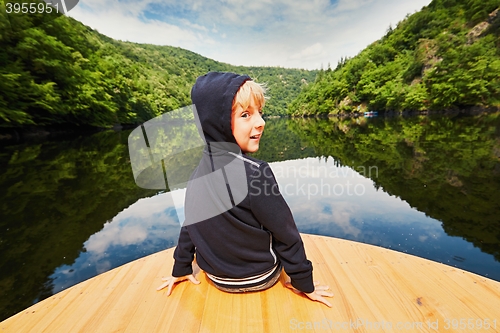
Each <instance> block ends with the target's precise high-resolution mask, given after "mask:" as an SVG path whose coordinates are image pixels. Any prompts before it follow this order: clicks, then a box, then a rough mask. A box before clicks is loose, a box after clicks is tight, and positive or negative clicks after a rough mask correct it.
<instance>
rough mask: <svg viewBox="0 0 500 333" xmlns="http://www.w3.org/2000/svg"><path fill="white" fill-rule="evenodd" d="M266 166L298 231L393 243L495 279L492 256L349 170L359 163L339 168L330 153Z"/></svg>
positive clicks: (388, 245) (497, 276) (400, 248)
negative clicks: (286, 203)
mask: <svg viewBox="0 0 500 333" xmlns="http://www.w3.org/2000/svg"><path fill="white" fill-rule="evenodd" d="M271 166H272V168H273V170H274V171H275V173H276V176H277V181H278V184H279V186H280V189H281V190H282V192H283V195H284V197H285V199H286V201H287V202H288V203H289V205H290V207H291V210H292V212H293V214H294V217H295V219H296V223H297V226H298V228H299V230H300V231H301V232H305V233H311V234H318V235H325V236H333V237H339V238H343V239H350V240H355V241H358V242H362V243H367V244H374V245H379V246H383V247H386V248H392V249H394V250H397V251H401V252H406V253H410V254H413V255H417V256H420V257H423V258H428V259H431V260H434V261H439V262H443V263H446V264H450V265H453V266H457V267H460V268H462V269H465V270H468V271H472V272H476V273H479V274H483V275H485V276H488V277H490V278H493V279H496V280H500V270H499V269H498V267H499V264H498V262H496V261H495V259H494V257H493V256H491V255H489V254H487V253H483V252H482V251H481V250H480V249H478V248H476V247H474V246H473V245H472V244H470V243H469V242H467V241H466V240H464V239H463V238H460V237H449V236H448V235H447V234H446V233H445V231H444V230H443V227H442V223H441V222H440V221H438V220H436V219H433V218H431V217H429V216H427V215H426V214H424V213H422V212H419V211H418V210H416V209H414V208H412V207H411V206H410V205H409V204H408V203H407V202H406V201H403V200H401V198H399V197H397V196H394V195H390V194H388V193H386V192H385V191H384V190H383V189H382V188H377V187H375V186H374V181H373V180H372V179H370V178H365V177H364V176H363V175H362V174H361V173H358V172H356V171H354V169H357V170H365V169H363V168H359V167H355V168H354V169H351V168H347V167H340V166H339V164H338V163H337V162H336V161H335V160H334V159H333V158H331V157H330V158H327V159H324V158H322V159H321V158H307V159H301V160H294V161H285V162H279V163H273V164H271ZM301 168H302V169H301ZM298 170H302V173H300V172H298ZM325 170H328V173H327V172H325ZM366 170H368V169H366ZM372 170H374V169H372ZM294 171H297V172H295V173H294ZM278 175H281V176H278ZM321 175H322V176H321ZM367 175H368V174H367ZM371 176H372V177H373V178H376V173H372V174H371ZM349 189H350V190H349ZM493 267H496V268H493Z"/></svg>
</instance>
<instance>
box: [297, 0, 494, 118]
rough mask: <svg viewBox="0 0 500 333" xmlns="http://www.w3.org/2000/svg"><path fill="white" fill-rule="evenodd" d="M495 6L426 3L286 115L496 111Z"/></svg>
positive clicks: (486, 0) (447, 0)
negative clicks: (493, 108) (491, 108)
mask: <svg viewBox="0 0 500 333" xmlns="http://www.w3.org/2000/svg"><path fill="white" fill-rule="evenodd" d="M499 7H500V0H433V1H432V2H431V3H430V4H429V5H428V6H427V7H424V8H423V9H422V10H421V11H420V12H418V13H415V14H413V15H411V16H407V17H406V19H404V20H403V21H402V22H400V23H399V24H398V25H397V27H396V28H395V29H392V28H389V29H388V31H387V34H386V35H385V36H384V37H383V38H382V39H380V40H378V41H376V42H374V43H373V44H371V45H370V46H368V47H367V48H366V49H365V50H363V51H362V52H360V53H359V54H358V55H357V56H355V57H353V58H350V59H342V60H341V61H340V62H339V64H338V66H337V68H336V69H335V70H331V69H327V70H324V71H321V72H320V73H318V78H317V81H316V82H315V84H311V85H309V86H308V87H307V89H306V90H305V91H304V92H303V93H301V94H300V95H299V97H298V98H297V100H295V101H294V103H292V105H291V107H290V113H291V114H293V115H300V116H303V115H314V114H337V113H346V112H347V113H348V112H353V111H357V110H359V111H367V110H377V111H389V110H391V111H403V110H444V109H455V108H466V107H471V106H499V105H500V10H499Z"/></svg>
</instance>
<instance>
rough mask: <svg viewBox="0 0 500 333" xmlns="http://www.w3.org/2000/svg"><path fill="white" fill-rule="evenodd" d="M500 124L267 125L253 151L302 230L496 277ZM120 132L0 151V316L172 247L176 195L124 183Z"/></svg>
mask: <svg viewBox="0 0 500 333" xmlns="http://www.w3.org/2000/svg"><path fill="white" fill-rule="evenodd" d="M499 125H500V115H498V114H497V115H483V116H476V117H460V118H457V117H455V118H428V117H416V118H408V119H401V118H390V119H383V118H373V119H364V118H363V119H349V120H338V119H323V120H314V119H310V120H290V119H278V120H268V121H267V124H266V131H265V135H264V137H263V139H262V142H261V149H260V151H259V152H258V153H256V154H255V156H256V157H257V158H261V159H264V160H267V161H269V162H271V167H272V168H273V170H274V172H275V175H276V178H277V180H278V183H279V185H280V189H281V191H282V193H283V195H284V197H285V199H286V200H287V202H288V204H289V205H290V207H291V209H292V211H293V214H294V216H295V220H296V223H297V225H298V227H299V230H300V231H301V232H305V233H312V234H320V235H327V236H334V237H340V238H344V239H351V240H356V241H360V242H364V243H369V244H375V245H380V246H384V247H387V248H391V249H395V250H397V251H402V252H406V253H410V254H414V255H418V256H421V257H424V258H428V259H431V260H435V261H439V262H442V263H445V264H448V265H452V266H456V267H459V268H462V269H465V270H468V271H472V272H475V273H477V274H480V275H483V276H487V277H490V278H492V279H495V280H498V281H500V204H499V200H498V199H497V197H498V193H499V190H500V131H499V128H500V126H499ZM128 134H129V132H119V133H115V132H105V133H98V134H95V135H92V136H86V137H81V138H76V139H72V140H68V141H58V142H55V141H45V142H43V143H31V144H24V145H17V146H9V147H3V148H0V165H1V169H0V170H1V172H0V184H1V186H0V205H1V206H0V217H1V220H0V253H1V256H0V320H3V319H5V318H7V317H8V316H10V315H13V314H15V313H17V312H18V311H21V310H22V309H24V308H26V307H28V306H30V305H31V304H33V303H34V302H37V301H39V300H41V299H43V298H46V297H48V296H50V295H52V294H53V293H56V292H59V291H61V290H63V289H64V288H67V287H70V286H72V285H74V284H76V283H78V282H80V281H83V280H85V279H88V278H90V277H93V276H95V275H97V274H99V273H102V272H105V271H107V270H109V269H112V268H114V267H117V266H119V265H122V264H124V263H127V262H129V261H131V260H134V259H137V258H140V257H143V256H145V255H148V254H151V253H154V252H157V251H160V250H163V249H165V248H169V247H172V246H175V244H176V241H177V236H178V233H179V229H180V226H179V222H178V217H177V212H176V210H175V208H174V205H173V201H172V195H177V194H179V192H178V191H174V192H173V193H171V192H168V191H167V192H158V191H152V190H144V189H140V188H138V187H137V186H136V185H135V183H134V180H133V177H132V171H131V166H130V161H129V158H128V150H127V136H128ZM169 273H170V272H168V271H167V270H165V275H167V274H169Z"/></svg>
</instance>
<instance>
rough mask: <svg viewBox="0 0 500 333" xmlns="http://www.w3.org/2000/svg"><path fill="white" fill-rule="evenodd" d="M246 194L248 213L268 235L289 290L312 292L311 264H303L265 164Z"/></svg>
mask: <svg viewBox="0 0 500 333" xmlns="http://www.w3.org/2000/svg"><path fill="white" fill-rule="evenodd" d="M249 191H250V205H251V209H252V213H253V214H254V215H255V217H256V218H257V219H258V220H259V222H260V223H261V224H262V225H263V226H264V227H265V228H266V229H267V230H269V231H270V232H271V234H272V236H273V240H274V249H275V250H276V252H277V253H278V256H279V258H280V260H281V263H282V265H283V267H284V269H285V272H286V273H287V274H288V276H290V278H291V280H292V281H291V282H292V286H294V287H295V288H296V289H298V290H300V291H303V292H305V293H311V292H313V291H314V284H313V279H312V270H313V268H312V264H311V262H310V261H309V260H307V257H306V253H305V249H304V244H303V242H302V238H301V237H300V234H299V232H298V230H297V226H296V225H295V221H294V219H293V215H292V212H291V211H290V208H289V207H288V204H287V203H286V202H285V199H283V197H282V196H281V193H280V191H279V188H278V184H277V182H276V179H275V178H274V174H273V172H272V170H271V168H270V166H269V164H267V163H263V164H261V165H260V167H259V169H258V170H256V171H255V172H254V174H253V177H252V179H251V180H250V189H249Z"/></svg>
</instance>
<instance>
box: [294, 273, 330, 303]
mask: <svg viewBox="0 0 500 333" xmlns="http://www.w3.org/2000/svg"><path fill="white" fill-rule="evenodd" d="M285 286H286V287H288V288H290V289H292V290H293V291H294V292H295V293H296V294H301V293H303V292H302V291H300V290H297V289H295V288H294V287H293V286H292V281H291V279H290V277H289V276H286V278H285ZM328 289H330V287H328V286H322V285H320V283H319V282H318V281H314V291H313V292H312V293H303V294H304V295H306V296H307V297H309V298H310V299H311V300H313V301H318V302H321V303H323V304H325V305H326V306H328V307H330V308H331V307H332V304H331V303H330V302H328V301H327V300H326V299H325V298H324V297H325V296H326V297H333V293H331V292H329V291H327V290H328Z"/></svg>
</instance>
